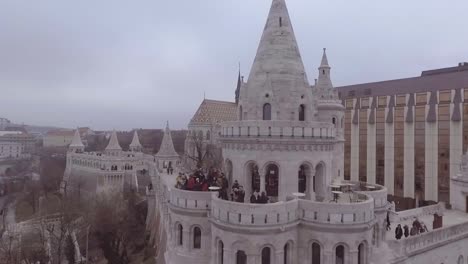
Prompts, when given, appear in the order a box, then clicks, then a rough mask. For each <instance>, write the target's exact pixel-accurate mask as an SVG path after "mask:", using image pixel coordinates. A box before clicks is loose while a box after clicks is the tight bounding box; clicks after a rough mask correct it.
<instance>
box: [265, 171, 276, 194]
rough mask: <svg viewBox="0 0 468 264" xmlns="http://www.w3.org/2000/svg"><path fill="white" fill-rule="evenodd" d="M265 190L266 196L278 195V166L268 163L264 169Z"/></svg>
mask: <svg viewBox="0 0 468 264" xmlns="http://www.w3.org/2000/svg"><path fill="white" fill-rule="evenodd" d="M265 174H266V175H265V191H266V194H267V195H268V196H274V197H277V196H278V185H279V168H278V166H276V165H275V164H269V165H268V166H267V167H266V171H265Z"/></svg>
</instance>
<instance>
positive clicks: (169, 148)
mask: <svg viewBox="0 0 468 264" xmlns="http://www.w3.org/2000/svg"><path fill="white" fill-rule="evenodd" d="M155 157H156V161H157V163H158V168H159V169H160V170H165V169H167V168H168V167H171V168H173V169H174V168H175V167H176V166H177V165H178V164H179V158H180V156H179V154H177V152H176V151H175V148H174V142H173V141H172V136H171V130H170V129H169V121H167V123H166V129H165V130H164V136H163V140H162V142H161V146H160V147H159V151H158V153H157V154H156V156H155Z"/></svg>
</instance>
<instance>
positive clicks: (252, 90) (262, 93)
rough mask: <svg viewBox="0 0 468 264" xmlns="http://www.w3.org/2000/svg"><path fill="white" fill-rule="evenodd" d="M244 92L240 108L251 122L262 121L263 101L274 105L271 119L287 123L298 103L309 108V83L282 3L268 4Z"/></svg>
mask: <svg viewBox="0 0 468 264" xmlns="http://www.w3.org/2000/svg"><path fill="white" fill-rule="evenodd" d="M269 86H270V87H269ZM244 90H245V92H244V94H243V97H242V98H241V102H240V103H241V104H243V105H245V106H246V107H244V109H245V110H247V111H248V116H249V117H250V116H251V117H253V118H254V119H262V109H263V104H264V103H265V98H268V99H267V100H268V101H269V103H270V104H272V105H277V109H275V110H274V114H273V116H272V119H277V120H290V119H291V113H293V112H294V113H296V112H297V111H298V110H297V109H298V107H299V106H298V103H297V102H298V100H301V99H302V103H303V104H307V105H312V100H311V98H310V96H308V91H309V83H308V81H307V77H306V73H305V69H304V64H303V62H302V58H301V55H300V52H299V47H298V45H297V41H296V37H295V35H294V30H293V27H292V23H291V20H290V17H289V13H288V8H287V6H286V3H285V0H273V1H272V5H271V8H270V12H269V14H268V18H267V22H266V25H265V28H264V30H263V34H262V37H261V39H260V43H259V46H258V49H257V54H256V56H255V60H254V63H253V65H252V68H251V71H250V75H249V79H248V81H247V86H246V88H245V89H244ZM291 94H294V95H296V96H291ZM244 95H245V96H244ZM277 113H280V114H279V115H278V114H277Z"/></svg>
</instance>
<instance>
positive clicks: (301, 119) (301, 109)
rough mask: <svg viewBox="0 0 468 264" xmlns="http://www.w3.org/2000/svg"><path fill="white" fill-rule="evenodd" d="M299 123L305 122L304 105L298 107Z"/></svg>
mask: <svg viewBox="0 0 468 264" xmlns="http://www.w3.org/2000/svg"><path fill="white" fill-rule="evenodd" d="M299 121H305V105H300V106H299Z"/></svg>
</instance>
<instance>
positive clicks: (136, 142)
mask: <svg viewBox="0 0 468 264" xmlns="http://www.w3.org/2000/svg"><path fill="white" fill-rule="evenodd" d="M141 148H142V146H141V143H140V139H139V138H138V133H137V131H136V130H135V132H133V139H132V143H130V149H131V150H133V151H138V150H141Z"/></svg>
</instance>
